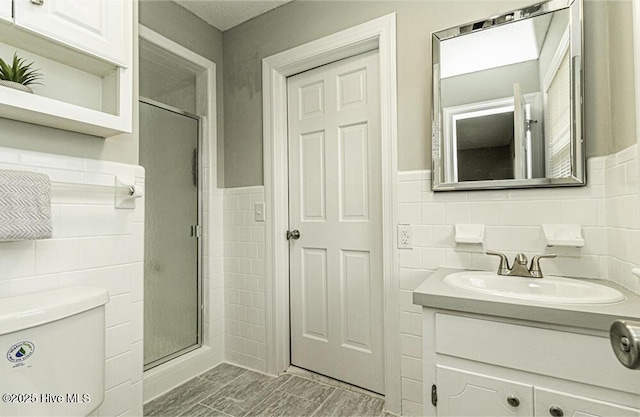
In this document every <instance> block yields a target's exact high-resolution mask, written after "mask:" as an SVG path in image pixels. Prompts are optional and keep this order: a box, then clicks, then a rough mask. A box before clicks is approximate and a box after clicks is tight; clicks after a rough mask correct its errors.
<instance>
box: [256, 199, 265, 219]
mask: <svg viewBox="0 0 640 417" xmlns="http://www.w3.org/2000/svg"><path fill="white" fill-rule="evenodd" d="M254 210H255V214H256V221H257V222H263V221H264V203H256V204H255V206H254Z"/></svg>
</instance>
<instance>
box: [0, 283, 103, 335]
mask: <svg viewBox="0 0 640 417" xmlns="http://www.w3.org/2000/svg"><path fill="white" fill-rule="evenodd" d="M108 301H109V293H108V292H107V290H106V289H105V288H100V287H69V288H61V289H58V290H53V291H44V292H38V293H33V294H26V295H20V296H17V297H9V298H0V335H4V334H7V333H13V332H16V331H20V330H24V329H28V328H30V327H35V326H39V325H41V324H45V323H50V322H52V321H55V320H60V319H63V318H65V317H69V316H73V315H75V314H79V313H82V312H84V311H87V310H91V309H93V308H96V307H99V306H102V305H104V304H106V303H107V302H108Z"/></svg>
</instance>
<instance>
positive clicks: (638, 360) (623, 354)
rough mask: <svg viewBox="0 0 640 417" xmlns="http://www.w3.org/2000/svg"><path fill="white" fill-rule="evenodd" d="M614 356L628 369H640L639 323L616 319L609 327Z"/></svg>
mask: <svg viewBox="0 0 640 417" xmlns="http://www.w3.org/2000/svg"><path fill="white" fill-rule="evenodd" d="M609 337H610V340H611V347H612V348H613V353H614V354H615V355H616V358H618V360H619V361H620V363H622V364H623V365H624V366H626V367H627V368H629V369H640V323H637V322H627V321H624V320H616V321H614V322H613V324H612V325H611V328H610V329H609Z"/></svg>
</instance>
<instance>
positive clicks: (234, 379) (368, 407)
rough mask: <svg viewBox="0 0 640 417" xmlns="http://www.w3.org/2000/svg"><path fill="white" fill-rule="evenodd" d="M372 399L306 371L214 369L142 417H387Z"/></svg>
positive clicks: (146, 410) (381, 403) (380, 401)
mask: <svg viewBox="0 0 640 417" xmlns="http://www.w3.org/2000/svg"><path fill="white" fill-rule="evenodd" d="M383 408H384V400H383V399H382V398H381V397H379V396H376V395H375V394H371V395H369V394H367V392H366V391H364V390H361V389H358V388H355V387H351V386H349V385H347V384H343V383H335V384H333V383H331V382H330V380H329V379H328V378H324V377H321V376H317V375H315V374H312V373H309V372H307V371H301V370H298V371H297V372H287V373H286V374H284V375H281V376H279V377H277V378H275V377H271V376H268V375H264V374H261V373H258V372H253V371H249V370H247V369H244V368H240V367H237V366H234V365H230V364H227V363H223V364H220V365H218V366H216V367H215V368H213V369H211V370H210V371H207V372H205V373H204V374H202V375H199V376H197V377H195V378H193V379H191V380H189V381H187V382H186V383H184V384H182V385H180V386H179V387H177V388H175V389H173V390H172V391H169V392H168V393H166V394H164V395H162V396H160V397H158V398H156V399H155V400H153V401H150V402H149V403H147V404H145V406H144V415H145V416H220V417H254V416H256V417H257V416H261V417H262V416H264V417H275V416H291V417H294V416H296V417H298V416H299V417H306V416H309V417H311V416H313V417H323V416H344V417H347V416H349V417H350V416H367V417H369V416H375V417H385V416H392V415H391V414H388V413H386V412H385V411H383Z"/></svg>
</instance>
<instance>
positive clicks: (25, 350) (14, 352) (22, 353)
mask: <svg viewBox="0 0 640 417" xmlns="http://www.w3.org/2000/svg"><path fill="white" fill-rule="evenodd" d="M35 350H36V347H35V345H34V344H33V343H32V342H29V341H24V342H20V343H16V344H15V345H13V346H11V348H10V349H9V350H8V351H7V359H8V360H9V362H13V363H21V362H24V361H26V360H27V359H29V358H30V357H31V355H33V352H34V351H35Z"/></svg>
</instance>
